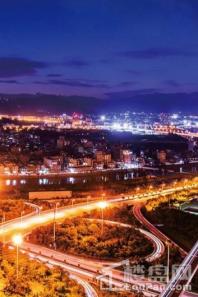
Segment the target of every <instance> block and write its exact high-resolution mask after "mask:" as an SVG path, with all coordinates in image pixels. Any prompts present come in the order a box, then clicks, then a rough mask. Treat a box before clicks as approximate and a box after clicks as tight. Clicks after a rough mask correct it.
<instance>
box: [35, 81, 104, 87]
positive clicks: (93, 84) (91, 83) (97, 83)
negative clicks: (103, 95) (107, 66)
mask: <svg viewBox="0 0 198 297" xmlns="http://www.w3.org/2000/svg"><path fill="white" fill-rule="evenodd" d="M34 83H35V84H43V85H46V84H47V85H63V86H68V87H81V88H109V85H108V84H106V83H104V82H100V81H98V80H86V79H85V80H84V79H50V80H47V81H35V82H34Z"/></svg>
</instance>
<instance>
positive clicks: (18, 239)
mask: <svg viewBox="0 0 198 297" xmlns="http://www.w3.org/2000/svg"><path fill="white" fill-rule="evenodd" d="M12 242H13V244H14V245H15V246H16V274H17V278H18V276H19V246H20V245H21V244H22V243H23V238H22V236H21V234H15V235H14V236H13V238H12Z"/></svg>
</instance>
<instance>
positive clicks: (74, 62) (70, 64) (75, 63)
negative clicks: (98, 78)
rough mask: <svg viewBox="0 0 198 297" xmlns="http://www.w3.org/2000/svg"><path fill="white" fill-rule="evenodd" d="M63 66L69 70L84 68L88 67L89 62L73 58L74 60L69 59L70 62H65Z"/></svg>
mask: <svg viewBox="0 0 198 297" xmlns="http://www.w3.org/2000/svg"><path fill="white" fill-rule="evenodd" d="M63 65H66V66H68V67H71V68H78V69H80V68H85V67H87V66H89V65H90V63H89V62H87V61H85V60H83V59H78V58H76V59H75V58H74V59H71V60H68V61H66V62H65V63H63Z"/></svg>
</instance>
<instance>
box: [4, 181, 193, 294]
mask: <svg viewBox="0 0 198 297" xmlns="http://www.w3.org/2000/svg"><path fill="white" fill-rule="evenodd" d="M197 187H198V183H196V182H193V184H189V185H186V186H178V187H172V188H169V189H164V190H162V191H153V192H149V193H145V194H137V195H130V196H127V197H123V198H116V199H110V200H107V202H108V204H109V205H113V204H116V203H120V202H123V203H124V202H128V201H133V200H134V201H136V202H137V201H145V200H148V199H153V198H157V197H158V196H159V195H170V194H172V193H175V192H178V191H182V190H187V189H193V188H197ZM98 207H99V205H98V202H90V203H88V204H87V203H81V204H77V205H73V206H66V207H62V208H58V209H57V212H56V219H57V220H58V219H62V218H64V217H66V216H70V215H78V214H79V213H82V212H84V211H90V210H93V209H96V208H98ZM53 220H54V210H47V211H42V212H40V214H38V215H35V214H32V215H30V216H28V217H23V218H22V222H21V218H18V219H15V220H12V221H11V222H7V223H5V224H2V228H1V229H0V234H3V235H4V236H5V237H6V239H7V240H10V238H11V236H12V235H13V234H14V233H16V232H21V233H22V234H27V232H30V231H31V230H32V229H33V228H35V227H37V226H40V225H43V224H46V223H49V222H52V221H53ZM151 232H152V230H151ZM157 236H158V235H157ZM23 248H24V247H23ZM28 248H29V252H30V253H32V254H34V255H37V258H38V259H39V257H40V259H41V258H42V259H43V261H46V262H49V261H50V264H51V265H59V266H61V265H62V266H63V268H65V269H67V270H68V271H70V273H72V272H73V273H74V274H75V275H77V276H81V277H83V280H84V279H85V280H86V278H88V279H89V280H88V281H90V280H92V281H93V280H94V279H95V278H96V276H98V273H99V276H101V275H100V270H98V268H99V267H98V263H93V264H92V265H90V264H89V265H88V266H87V263H86V264H85V263H83V264H81V263H80V267H79V264H78V265H77V266H75V265H76V264H74V263H73V264H67V263H65V262H62V261H61V260H57V259H56V260H55V256H57V252H56V251H53V250H49V249H48V251H46V250H45V253H44V255H43V251H44V249H45V248H43V247H42V251H41V252H42V255H41V254H40V251H39V247H38V246H34V247H33V245H31V248H30V247H28ZM24 249H25V248H24ZM26 252H27V250H26ZM50 253H51V254H50ZM63 255H64V254H61V255H59V256H61V258H62V257H63ZM66 261H67V260H66ZM75 261H76V260H75ZM81 261H82V259H81V260H80V262H81ZM92 262H93V261H92ZM104 279H105V278H104ZM105 281H106V282H107V283H108V282H109V279H108V277H106V279H105ZM112 281H113V284H114V285H116V286H121V287H123V282H124V279H123V274H122V272H120V271H118V270H116V269H113V270H112ZM130 283H131V284H135V285H137V286H139V285H142V286H144V294H145V295H146V294H147V295H148V296H155V295H156V294H159V292H161V291H162V290H163V287H162V286H161V284H160V283H159V282H154V281H151V280H147V279H142V278H141V279H140V277H135V276H132V277H131V280H130Z"/></svg>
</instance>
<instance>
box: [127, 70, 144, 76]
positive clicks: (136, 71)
mask: <svg viewBox="0 0 198 297" xmlns="http://www.w3.org/2000/svg"><path fill="white" fill-rule="evenodd" d="M126 72H127V73H129V74H132V75H140V74H142V72H141V71H138V70H132V69H128V70H126Z"/></svg>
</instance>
